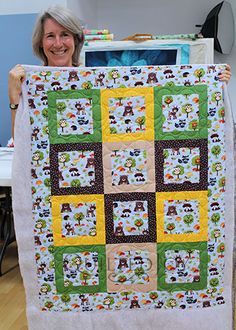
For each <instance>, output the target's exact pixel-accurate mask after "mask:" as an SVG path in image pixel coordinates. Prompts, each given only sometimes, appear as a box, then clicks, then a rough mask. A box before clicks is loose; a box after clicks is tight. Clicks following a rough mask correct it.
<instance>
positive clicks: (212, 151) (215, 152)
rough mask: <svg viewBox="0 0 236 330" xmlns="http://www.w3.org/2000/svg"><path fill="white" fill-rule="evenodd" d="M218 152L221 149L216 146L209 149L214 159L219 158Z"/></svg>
mask: <svg viewBox="0 0 236 330" xmlns="http://www.w3.org/2000/svg"><path fill="white" fill-rule="evenodd" d="M220 152H221V147H220V146H218V145H217V146H214V147H213V148H211V153H212V154H213V155H214V156H216V157H218V156H219V154H220Z"/></svg>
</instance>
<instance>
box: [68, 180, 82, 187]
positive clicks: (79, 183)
mask: <svg viewBox="0 0 236 330" xmlns="http://www.w3.org/2000/svg"><path fill="white" fill-rule="evenodd" d="M70 185H71V187H74V188H79V187H80V186H81V182H80V180H79V179H74V180H72V181H71V183H70Z"/></svg>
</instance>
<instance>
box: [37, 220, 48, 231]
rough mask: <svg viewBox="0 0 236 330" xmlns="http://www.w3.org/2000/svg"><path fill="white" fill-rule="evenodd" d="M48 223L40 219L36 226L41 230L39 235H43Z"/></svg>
mask: <svg viewBox="0 0 236 330" xmlns="http://www.w3.org/2000/svg"><path fill="white" fill-rule="evenodd" d="M46 226H47V223H46V221H45V220H43V219H38V220H37V221H36V224H35V228H36V229H39V234H43V229H44V228H46Z"/></svg>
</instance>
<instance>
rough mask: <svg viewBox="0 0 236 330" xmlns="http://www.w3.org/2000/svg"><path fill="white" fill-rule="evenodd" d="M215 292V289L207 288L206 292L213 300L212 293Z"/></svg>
mask: <svg viewBox="0 0 236 330" xmlns="http://www.w3.org/2000/svg"><path fill="white" fill-rule="evenodd" d="M216 291H217V289H216V288H208V289H207V291H206V292H207V294H209V295H210V296H211V298H214V295H213V293H216Z"/></svg>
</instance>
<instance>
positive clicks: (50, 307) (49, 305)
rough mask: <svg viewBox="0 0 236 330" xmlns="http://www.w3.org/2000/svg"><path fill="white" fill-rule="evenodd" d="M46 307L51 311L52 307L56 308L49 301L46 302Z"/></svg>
mask: <svg viewBox="0 0 236 330" xmlns="http://www.w3.org/2000/svg"><path fill="white" fill-rule="evenodd" d="M44 306H45V307H46V308H47V309H48V310H49V311H50V310H51V309H52V307H53V306H54V304H53V303H52V302H51V301H50V300H47V301H46V302H45V304H44Z"/></svg>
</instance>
